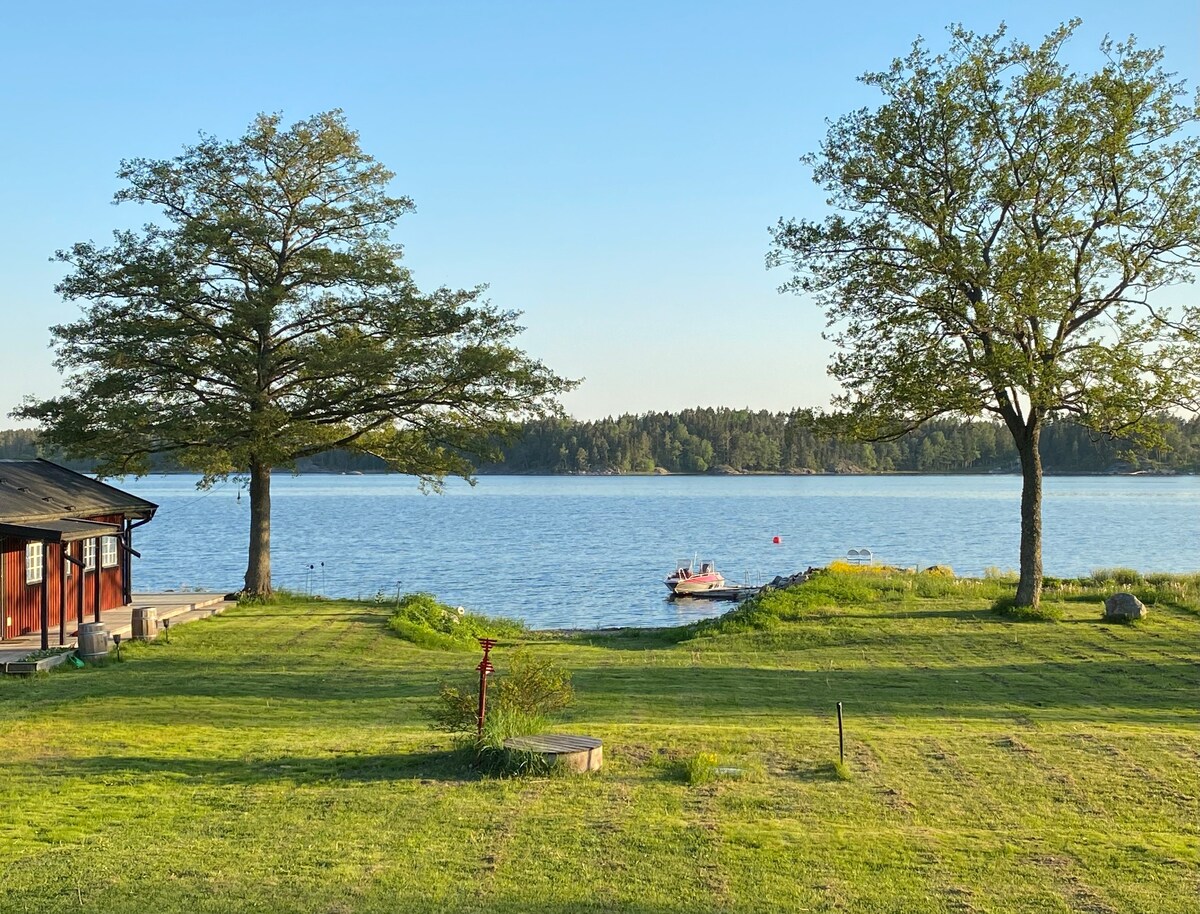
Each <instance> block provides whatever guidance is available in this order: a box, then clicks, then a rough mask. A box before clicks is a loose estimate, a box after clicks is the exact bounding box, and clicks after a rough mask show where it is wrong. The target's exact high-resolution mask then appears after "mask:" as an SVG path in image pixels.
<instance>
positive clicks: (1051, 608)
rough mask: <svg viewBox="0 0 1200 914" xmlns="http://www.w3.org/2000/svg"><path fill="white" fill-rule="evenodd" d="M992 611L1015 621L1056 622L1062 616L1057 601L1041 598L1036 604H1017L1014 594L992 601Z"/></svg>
mask: <svg viewBox="0 0 1200 914" xmlns="http://www.w3.org/2000/svg"><path fill="white" fill-rule="evenodd" d="M992 612H994V613H996V614H997V615H1001V616H1005V617H1007V618H1009V619H1012V620H1014V621H1016V622H1058V621H1060V620H1061V619H1062V617H1063V608H1062V606H1061V605H1059V604H1058V603H1050V602H1047V601H1045V600H1043V601H1042V602H1041V603H1039V604H1038V605H1037V606H1018V605H1017V598H1016V595H1015V594H1014V595H1012V596H1004V597H1000V599H998V600H996V601H995V602H993V603H992Z"/></svg>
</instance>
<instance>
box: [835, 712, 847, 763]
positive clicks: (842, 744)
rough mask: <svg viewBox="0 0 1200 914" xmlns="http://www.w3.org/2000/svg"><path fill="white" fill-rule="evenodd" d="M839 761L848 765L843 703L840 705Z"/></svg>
mask: <svg viewBox="0 0 1200 914" xmlns="http://www.w3.org/2000/svg"><path fill="white" fill-rule="evenodd" d="M837 708H838V760H839V761H841V763H842V764H843V765H844V764H846V737H845V736H844V735H843V733H842V703H841V702H840V701H839V702H838V705H837Z"/></svg>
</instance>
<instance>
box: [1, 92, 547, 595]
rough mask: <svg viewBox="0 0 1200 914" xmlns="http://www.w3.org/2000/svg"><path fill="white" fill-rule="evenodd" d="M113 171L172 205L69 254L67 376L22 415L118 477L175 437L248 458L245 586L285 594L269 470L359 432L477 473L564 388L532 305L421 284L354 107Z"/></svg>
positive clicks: (276, 122)
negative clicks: (349, 121) (274, 573)
mask: <svg viewBox="0 0 1200 914" xmlns="http://www.w3.org/2000/svg"><path fill="white" fill-rule="evenodd" d="M118 175H119V177H120V178H121V179H123V181H124V182H125V186H124V187H123V189H121V190H120V191H119V192H118V193H117V195H116V200H117V202H133V203H140V204H148V205H150V206H153V207H155V208H156V209H157V211H158V212H157V219H156V221H154V222H152V223H150V224H148V225H146V226H145V227H144V228H143V229H141V230H140V231H118V232H116V233H115V240H114V243H113V244H112V245H111V246H110V247H98V246H97V245H95V244H92V243H82V244H76V245H75V246H74V247H72V248H70V249H69V250H66V251H60V252H59V253H58V255H57V257H58V259H59V260H61V261H63V262H64V263H66V264H68V265H69V266H70V272H69V274H68V275H67V276H66V278H65V279H63V281H62V282H61V283H60V284H59V285H58V287H57V291H58V292H59V293H60V294H62V295H63V296H64V297H65V298H67V299H70V300H77V301H79V302H80V303H81V304H82V308H83V316H82V317H81V319H79V320H78V321H76V322H74V323H70V324H65V325H62V326H57V327H54V328H52V334H53V337H54V345H55V347H56V350H57V363H58V365H59V367H60V369H62V370H63V371H64V372H65V373H66V379H65V387H66V392H65V393H64V395H63V396H60V397H56V398H54V399H50V400H46V401H43V402H34V401H27V402H26V403H25V404H24V405H23V406H22V407H21V408H20V409H19V410H17V415H19V416H21V417H23V418H28V419H36V420H39V421H40V422H41V423H42V424H43V428H44V435H45V440H46V442H47V443H49V444H51V445H54V446H57V447H58V448H60V449H61V450H62V451H63V452H65V453H66V454H67V455H68V456H77V457H88V458H96V459H98V460H99V466H98V471H99V472H100V473H101V474H102V475H125V474H130V473H135V474H136V473H144V472H145V471H146V470H147V469H149V467H150V465H151V460H152V459H153V458H154V456H155V455H163V454H166V455H171V457H172V459H173V460H174V461H175V462H176V463H178V464H179V465H181V466H183V467H185V468H188V469H192V470H196V471H198V472H200V473H202V474H203V476H204V481H205V482H207V483H211V482H212V481H214V480H217V479H221V478H225V477H228V476H230V475H237V476H241V477H242V478H248V481H249V490H250V548H249V561H248V567H247V570H246V579H245V591H246V592H247V593H250V594H254V595H262V596H265V595H268V594H269V593H270V592H271V564H270V561H271V560H270V535H271V471H272V469H273V468H277V467H291V466H294V465H295V462H296V461H297V460H300V459H302V458H305V457H309V456H312V455H315V454H318V453H321V452H323V451H327V450H330V449H333V448H345V449H350V450H354V451H360V452H366V453H370V454H374V455H376V456H377V457H380V458H382V459H383V460H384V461H386V462H387V464H388V465H389V466H390V467H392V468H393V469H395V470H398V471H400V472H404V473H411V474H415V475H417V476H420V477H421V478H422V479H423V480H425V481H429V482H433V483H434V484H435V485H436V484H437V483H439V482H440V481H441V480H442V479H444V478H445V476H446V475H447V474H455V475H462V476H464V477H466V476H469V475H470V462H469V459H470V455H473V454H485V453H489V452H490V447H489V442H490V441H495V439H496V435H497V434H498V433H503V432H504V431H505V430H506V429H507V428H508V427H509V424H510V423H511V421H512V420H514V419H517V418H521V417H523V416H528V415H531V414H540V413H543V412H545V411H547V410H553V409H554V399H555V397H556V395H557V394H558V393H560V392H562V391H563V390H565V389H567V388H568V387H569V386H570V382H566V381H564V380H563V379H561V378H559V377H557V376H556V375H555V374H554V373H552V372H551V371H550V370H548V369H547V368H546V367H545V366H543V365H542V364H541V363H540V362H538V361H535V360H533V359H531V358H529V357H528V356H526V355H525V353H523V352H522V351H520V350H519V349H517V348H515V347H514V337H515V336H516V335H517V334H518V333H519V331H520V329H521V328H520V327H519V326H517V324H516V318H517V315H516V314H515V313H511V312H506V311H501V310H498V309H496V308H494V307H493V306H491V305H490V304H488V303H487V302H486V301H485V300H483V299H482V297H481V289H478V288H477V289H473V290H468V291H462V290H459V291H454V290H450V289H446V288H442V289H438V290H436V291H434V292H429V293H425V292H422V291H420V290H419V289H418V288H417V287H416V285H415V284H414V282H413V280H412V278H411V276H410V274H409V272H408V270H406V269H405V268H404V267H403V266H401V264H400V256H401V249H400V246H399V245H397V244H396V243H394V241H393V240H392V238H391V231H392V229H393V228H394V226H395V224H396V222H397V220H398V219H399V217H400V216H401V215H402V214H404V213H405V212H407V211H408V210H410V209H411V208H412V203H411V201H410V200H408V199H407V198H405V197H395V196H391V195H389V193H388V185H389V183H390V181H391V179H392V177H393V176H392V174H391V172H389V171H387V170H386V169H385V168H384V167H383V166H382V165H380V164H379V163H378V162H376V161H375V160H374V159H372V158H371V157H370V156H369V155H367V154H366V153H364V152H363V151H362V150H361V149H360V147H359V142H358V136H357V134H355V133H354V132H353V131H352V130H350V129H349V128H348V126H347V125H346V122H345V120H344V118H343V116H342V115H341V113H340V112H337V111H334V112H329V113H325V114H320V115H317V116H314V117H312V118H309V119H308V120H304V121H300V122H298V123H296V124H294V125H292V126H290V127H286V128H285V127H284V126H283V125H281V121H280V118H279V117H278V116H276V115H261V116H259V117H258V118H257V119H256V120H255V121H254V123H253V124H252V125H251V126H250V128H249V130H248V131H247V133H246V135H245V136H243V137H242V138H241V139H239V140H236V141H233V142H224V141H221V140H218V139H216V138H212V137H202V138H201V140H200V142H198V143H197V144H196V145H194V146H190V147H187V148H185V150H184V152H183V154H182V155H180V156H178V157H177V158H174V159H169V160H159V161H154V160H147V159H134V160H132V161H125V162H122V164H121V168H120V170H119V172H118Z"/></svg>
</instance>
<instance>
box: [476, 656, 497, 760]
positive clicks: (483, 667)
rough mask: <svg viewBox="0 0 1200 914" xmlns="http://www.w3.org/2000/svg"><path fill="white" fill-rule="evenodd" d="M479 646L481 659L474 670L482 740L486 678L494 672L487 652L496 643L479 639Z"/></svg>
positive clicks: (485, 702) (485, 704) (485, 706)
mask: <svg viewBox="0 0 1200 914" xmlns="http://www.w3.org/2000/svg"><path fill="white" fill-rule="evenodd" d="M477 640H478V641H479V646H480V647H481V648H483V659H482V660H481V661H479V666H477V667H475V669H477V670H479V720H478V727H479V738H480V739H483V719H484V717H485V716H486V715H487V678H488V673H492V672H495V667H493V666H492V661H491V660H489V659H488V652H489V651H491V649H492V648H494V647H495V646H496V642H495V641H493V640H492V639H491V638H479V639H477Z"/></svg>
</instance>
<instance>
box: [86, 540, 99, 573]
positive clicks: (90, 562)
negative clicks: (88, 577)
mask: <svg viewBox="0 0 1200 914" xmlns="http://www.w3.org/2000/svg"><path fill="white" fill-rule="evenodd" d="M95 567H96V541H95V540H94V539H90V540H84V541H83V570H84V571H92V570H93V569H95Z"/></svg>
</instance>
